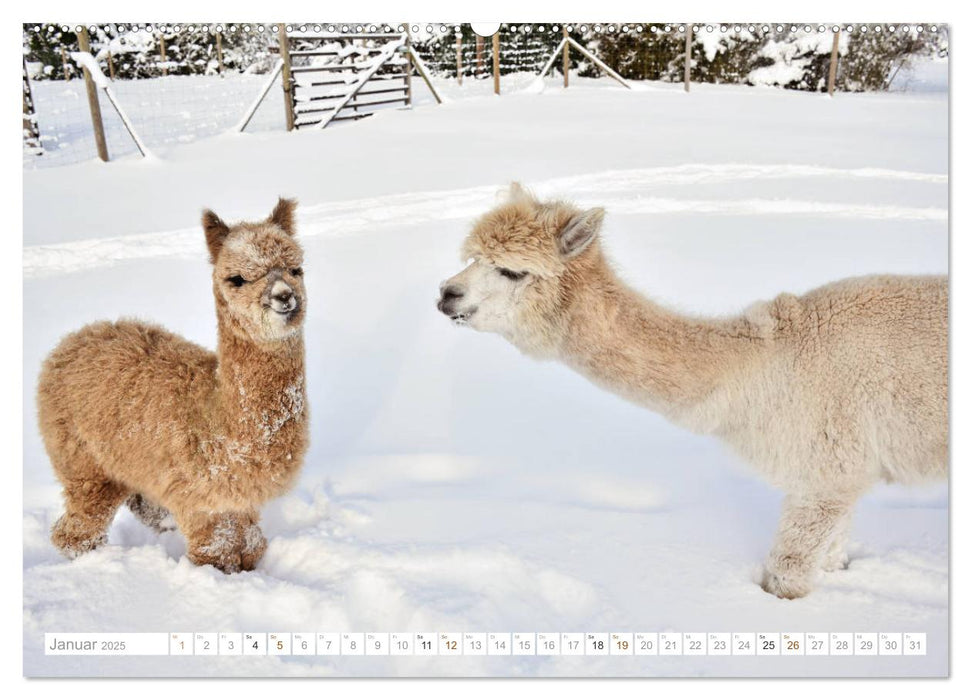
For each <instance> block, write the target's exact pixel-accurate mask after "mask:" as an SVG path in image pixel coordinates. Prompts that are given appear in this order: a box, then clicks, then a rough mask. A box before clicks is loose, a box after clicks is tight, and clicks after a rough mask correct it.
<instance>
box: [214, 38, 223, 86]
mask: <svg viewBox="0 0 971 700" xmlns="http://www.w3.org/2000/svg"><path fill="white" fill-rule="evenodd" d="M216 61H217V67H218V68H219V77H220V78H221V77H223V34H222V32H216Z"/></svg>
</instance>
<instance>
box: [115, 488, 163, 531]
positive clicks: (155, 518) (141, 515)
mask: <svg viewBox="0 0 971 700" xmlns="http://www.w3.org/2000/svg"><path fill="white" fill-rule="evenodd" d="M125 505H127V506H128V510H130V511H131V512H132V515H134V516H135V517H136V518H138V519H139V520H141V521H142V522H143V523H145V524H146V525H148V526H149V527H150V528H152V529H153V530H155V531H156V532H167V531H168V530H174V529H175V524H174V523H173V522H172V519H171V518H170V517H169V516H170V515H171V513H169V511H168V509H166V508H163V507H162V506H160V505H158V504H157V503H153V502H152V501H150V500H148V499H147V498H145V497H144V496H143V495H141V494H140V493H133V494H132V495H131V496H129V497H128V500H127V501H126V502H125Z"/></svg>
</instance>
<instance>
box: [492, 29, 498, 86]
mask: <svg viewBox="0 0 971 700" xmlns="http://www.w3.org/2000/svg"><path fill="white" fill-rule="evenodd" d="M492 86H493V89H495V91H496V94H497V95H498V94H499V30H498V29H497V30H496V33H495V34H493V35H492Z"/></svg>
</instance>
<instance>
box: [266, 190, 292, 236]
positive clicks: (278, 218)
mask: <svg viewBox="0 0 971 700" xmlns="http://www.w3.org/2000/svg"><path fill="white" fill-rule="evenodd" d="M296 208H297V200H295V199H284V198H283V197H280V200H279V201H278V202H277V203H276V206H275V207H273V213H272V214H270V218H269V219H267V221H269V222H270V223H271V224H276V225H277V226H279V227H280V228H282V229H283V231H284V233H286V234H287V235H289V236H293V235H294V234H296V232H297V227H296V221H295V217H294V215H293V212H294V210H295V209H296Z"/></svg>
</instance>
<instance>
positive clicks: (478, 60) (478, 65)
mask: <svg viewBox="0 0 971 700" xmlns="http://www.w3.org/2000/svg"><path fill="white" fill-rule="evenodd" d="M484 51H485V41H484V40H483V39H482V37H481V36H479V35H478V34H476V35H475V77H476V78H481V77H482V53H483V52H484Z"/></svg>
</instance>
